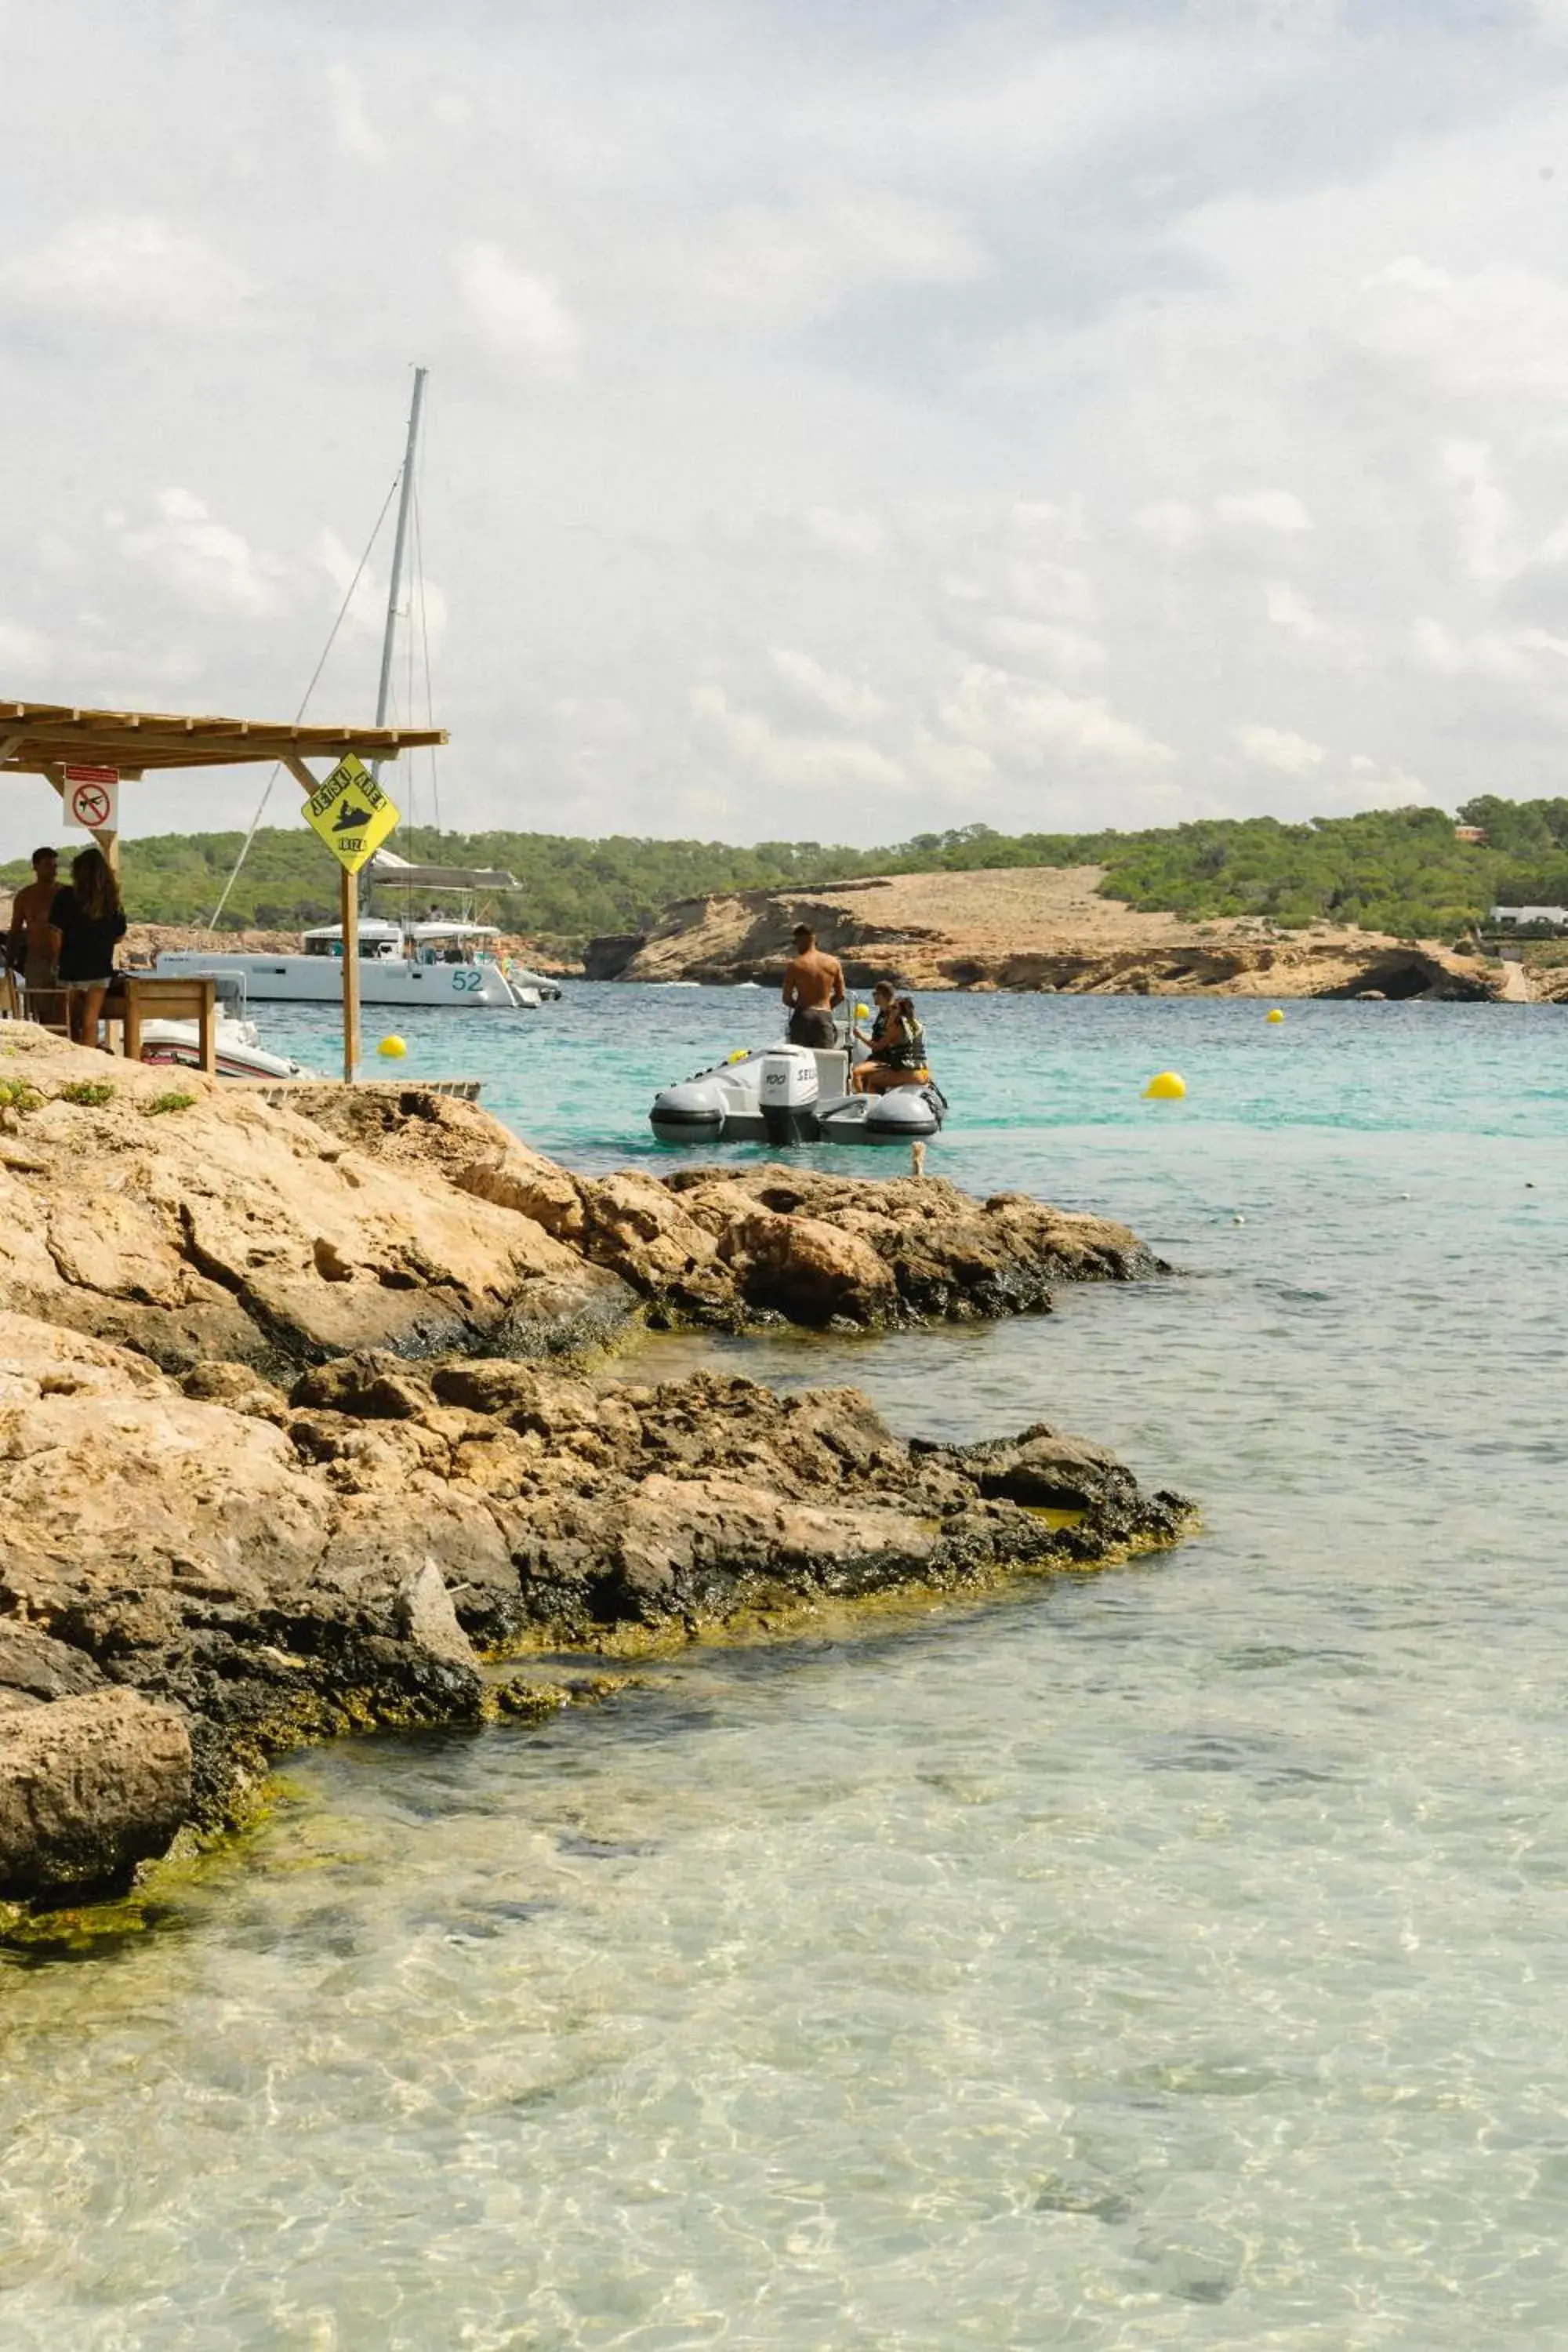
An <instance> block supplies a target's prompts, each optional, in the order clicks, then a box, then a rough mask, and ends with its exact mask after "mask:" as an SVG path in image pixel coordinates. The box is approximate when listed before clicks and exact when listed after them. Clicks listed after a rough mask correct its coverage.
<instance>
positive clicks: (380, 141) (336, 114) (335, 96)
mask: <svg viewBox="0 0 1568 2352" xmlns="http://www.w3.org/2000/svg"><path fill="white" fill-rule="evenodd" d="M327 98H328V102H329V104H330V106H331V115H332V131H333V134H334V136H335V137H336V139H337V142H338V151H339V152H340V154H343V155H347V156H349V157H351V158H352V160H353V162H354V163H384V162H385V160H386V142H385V140H384V138H383V137H382V135H381V133H380V131H377V129H376V127H375V125H374V122H373V121H371V119H370V114H369V110H367V108H366V106H365V102H364V95H363V89H362V88H361V85H360V78H359V76H358V74H356V73H355V71H354V69H353V67H352V66H351V65H347V64H345V63H344V62H343V61H342V58H340V59H339V60H338V62H337V63H336V64H335V65H330V66H329V67H328V68H327Z"/></svg>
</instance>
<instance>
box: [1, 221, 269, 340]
mask: <svg viewBox="0 0 1568 2352" xmlns="http://www.w3.org/2000/svg"><path fill="white" fill-rule="evenodd" d="M7 301H9V304H10V305H11V306H17V305H22V306H26V308H28V309H31V310H39V311H58V312H61V313H65V314H69V315H74V316H78V317H80V318H83V319H86V320H100V321H102V322H103V323H105V324H112V325H116V326H126V325H129V326H134V327H139V328H144V329H153V328H163V329H170V328H173V329H178V330H180V331H183V332H185V333H200V332H201V331H204V330H205V329H214V328H225V327H231V326H234V325H236V324H237V323H242V322H243V321H245V320H247V317H249V316H250V315H251V313H252V311H253V309H254V304H255V289H254V287H253V285H252V283H251V281H250V278H248V276H247V273H246V272H245V271H244V270H243V269H241V268H238V267H237V265H236V264H235V263H234V262H233V261H231V260H230V259H229V257H227V255H226V254H225V253H224V252H223V251H222V250H221V249H220V247H217V246H216V245H215V244H213V243H212V242H211V241H210V240H209V239H208V238H206V237H205V236H199V235H197V234H196V233H195V231H194V230H191V229H186V228H182V227H180V226H176V225H174V224H173V223H171V222H168V221H164V220H160V219H158V218H157V217H155V216H154V215H149V214H128V213H110V212H103V213H93V214H89V215H85V216H83V217H81V218H79V219H77V220H73V221H68V222H67V223H66V224H65V226H63V227H61V228H58V229H57V230H56V231H55V233H54V235H53V236H50V237H48V238H47V239H46V240H45V242H44V243H43V244H42V245H38V246H35V247H32V248H31V250H24V251H23V252H21V253H18V254H16V255H15V256H14V257H12V258H11V259H9V260H6V261H0V309H4V308H5V307H6V305H7Z"/></svg>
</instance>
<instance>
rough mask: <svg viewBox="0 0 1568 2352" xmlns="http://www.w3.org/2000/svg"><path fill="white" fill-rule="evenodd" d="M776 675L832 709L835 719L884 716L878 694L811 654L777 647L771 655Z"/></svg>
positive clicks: (805, 696) (808, 698) (802, 694)
mask: <svg viewBox="0 0 1568 2352" xmlns="http://www.w3.org/2000/svg"><path fill="white" fill-rule="evenodd" d="M770 659H771V660H772V662H773V668H774V670H775V671H776V673H777V675H778V676H779V677H781V678H783V680H784V683H785V685H786V686H789V687H793V688H795V692H796V693H797V695H799V696H800V697H801V698H802V699H804V700H805V701H806V702H808V703H815V704H817V705H819V706H820V708H821V709H824V710H826V711H830V712H831V713H832V715H833V717H834V718H835V719H844V720H846V721H847V722H849V723H851V724H861V723H864V722H865V721H866V720H868V719H877V718H879V717H880V716H881V713H882V711H883V709H885V708H886V706H885V705H884V703H883V701H882V698H881V696H880V695H879V694H877V693H876V692H874V691H873V689H872V688H870V687H868V686H865V685H862V684H860V683H859V682H858V681H857V680H856V679H854V678H852V677H842V676H841V675H840V674H839V673H838V672H837V670H830V669H825V668H824V667H823V666H822V664H821V663H820V662H818V661H814V660H813V658H812V656H810V654H804V653H799V652H797V651H795V648H794V647H792V646H774V647H773V653H772V655H771V656H770Z"/></svg>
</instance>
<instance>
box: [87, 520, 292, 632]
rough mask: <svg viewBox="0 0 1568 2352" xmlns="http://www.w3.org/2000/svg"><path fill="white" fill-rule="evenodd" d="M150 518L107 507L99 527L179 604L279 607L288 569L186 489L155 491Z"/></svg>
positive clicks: (254, 609)
mask: <svg viewBox="0 0 1568 2352" xmlns="http://www.w3.org/2000/svg"><path fill="white" fill-rule="evenodd" d="M153 508H154V520H152V521H151V522H144V523H140V524H132V523H130V522H128V521H127V520H125V518H124V517H123V516H121V515H120V514H117V513H115V512H113V511H112V510H111V511H110V513H109V514H108V515H106V516H105V519H104V522H105V530H106V532H107V534H108V536H109V538H110V541H111V542H112V544H113V545H114V546H115V547H116V548H117V549H118V551H119V552H120V553H121V555H123V556H124V557H126V558H127V559H128V560H129V562H131V563H132V565H133V566H134V567H135V568H136V569H137V570H139V571H144V572H149V573H151V574H152V576H153V578H154V579H155V580H156V581H157V582H158V583H160V585H161V586H163V587H164V588H166V589H168V590H170V591H171V592H172V593H173V594H174V595H175V596H176V597H177V598H179V599H180V600H181V601H182V602H183V603H185V604H190V605H193V606H195V607H196V608H197V609H198V610H200V611H204V612H205V611H211V610H213V609H215V608H216V610H218V611H221V612H226V613H230V614H237V615H240V616H243V617H248V618H251V619H264V618H268V617H269V616H270V615H272V614H276V613H278V612H279V611H280V610H281V609H282V607H283V604H284V601H285V599H284V583H286V581H287V580H288V579H289V566H288V565H287V564H285V563H283V562H280V561H279V558H278V557H276V556H272V555H267V554H264V553H261V552H259V551H258V550H257V549H255V548H253V547H252V546H251V544H250V542H249V541H248V540H247V539H246V538H245V537H244V535H243V534H242V533H241V532H239V531H237V530H234V529H233V528H232V527H231V526H230V525H229V524H227V523H223V522H218V521H216V520H215V519H214V517H213V516H212V515H210V514H209V513H208V511H207V509H206V507H205V505H204V504H203V502H202V500H201V499H198V498H196V497H195V496H194V495H193V493H192V492H191V491H189V490H182V489H167V490H160V491H159V492H158V494H157V496H156V498H155V499H153Z"/></svg>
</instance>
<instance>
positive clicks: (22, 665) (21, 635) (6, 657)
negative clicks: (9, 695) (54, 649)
mask: <svg viewBox="0 0 1568 2352" xmlns="http://www.w3.org/2000/svg"><path fill="white" fill-rule="evenodd" d="M48 658H49V646H48V641H47V638H45V637H41V636H40V635H38V632H37V629H27V628H22V627H20V626H18V625H16V623H14V622H10V621H0V665H3V666H4V667H5V670H6V673H7V676H8V678H10V679H16V678H20V677H25V676H26V674H27V673H28V672H29V671H38V670H41V669H42V668H43V667H44V665H45V663H46V662H47V660H48Z"/></svg>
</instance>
